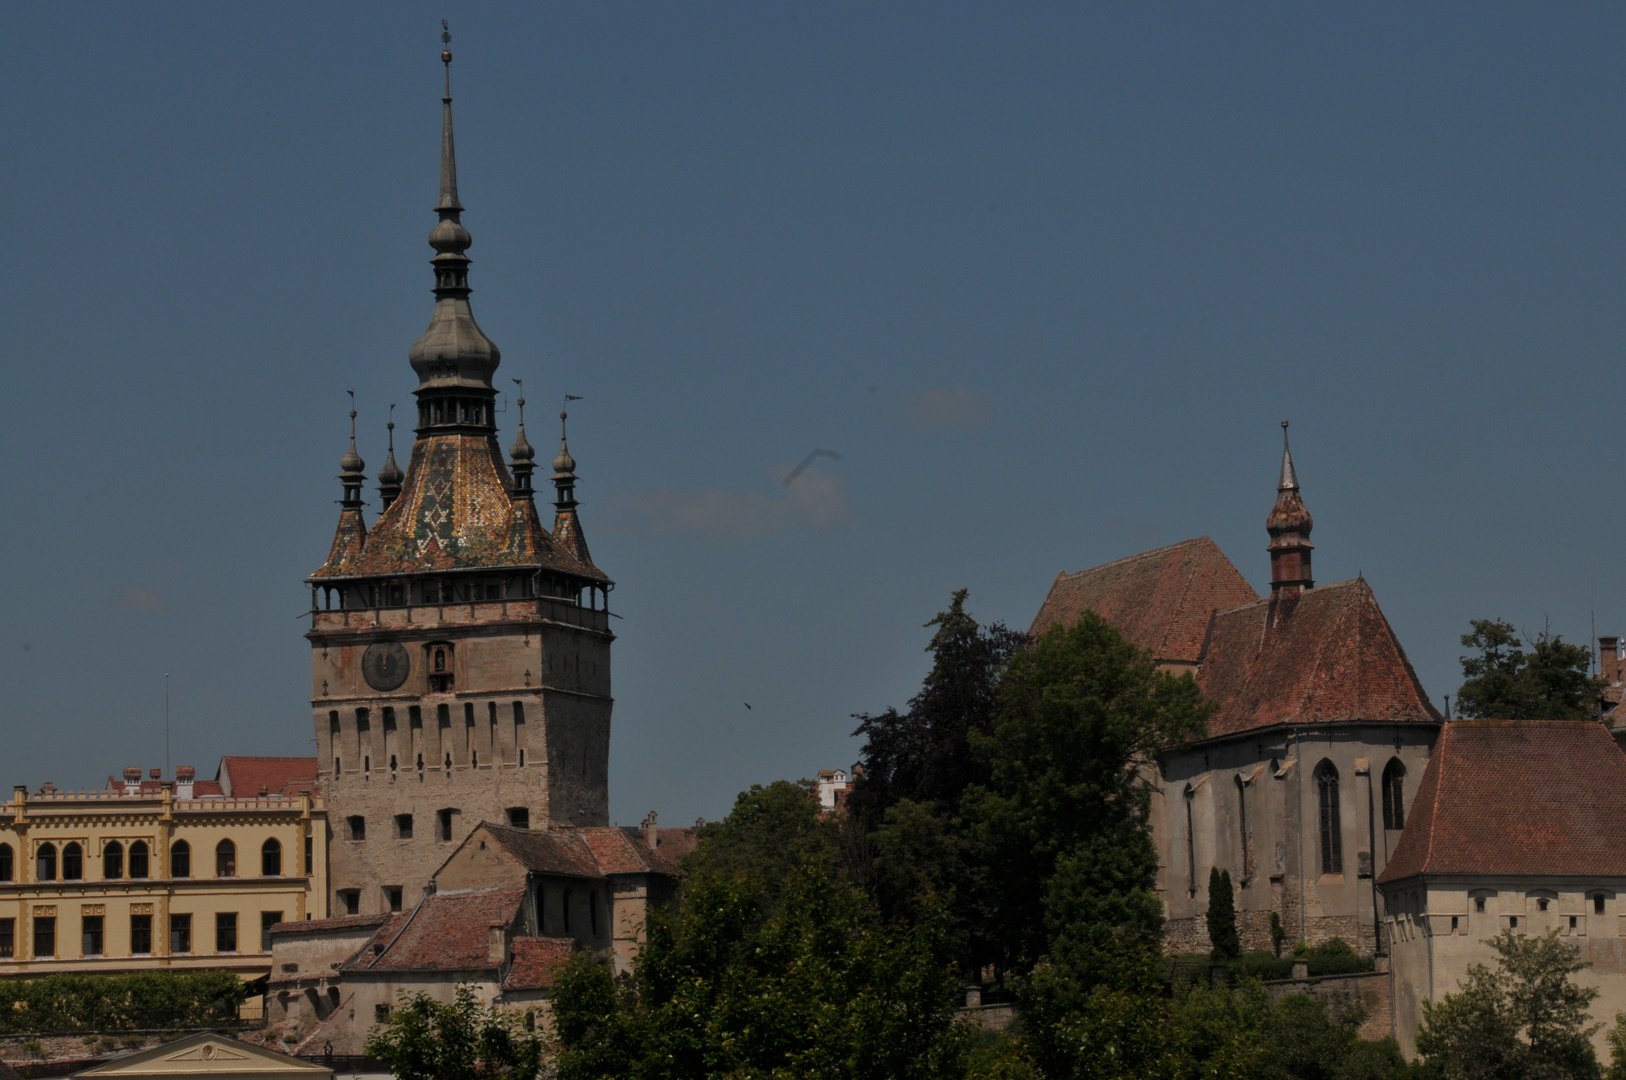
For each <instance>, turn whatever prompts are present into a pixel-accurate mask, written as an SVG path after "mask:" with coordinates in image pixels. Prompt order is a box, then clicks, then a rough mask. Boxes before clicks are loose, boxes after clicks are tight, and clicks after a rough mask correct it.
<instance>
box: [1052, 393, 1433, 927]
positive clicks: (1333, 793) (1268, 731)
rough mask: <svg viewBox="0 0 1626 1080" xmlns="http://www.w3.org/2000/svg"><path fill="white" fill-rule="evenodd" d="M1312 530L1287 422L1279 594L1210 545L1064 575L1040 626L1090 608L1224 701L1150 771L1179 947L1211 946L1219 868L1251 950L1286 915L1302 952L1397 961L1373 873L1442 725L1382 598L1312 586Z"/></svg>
mask: <svg viewBox="0 0 1626 1080" xmlns="http://www.w3.org/2000/svg"><path fill="white" fill-rule="evenodd" d="M1313 524H1314V522H1313V519H1312V518H1311V517H1310V513H1309V511H1308V510H1307V509H1305V506H1304V500H1303V498H1302V495H1301V492H1300V488H1299V481H1298V475H1297V472H1296V470H1295V469H1294V467H1293V458H1292V454H1291V451H1290V450H1289V448H1288V447H1287V445H1286V424H1285V423H1284V424H1283V448H1282V470H1281V479H1280V482H1279V483H1278V485H1277V493H1276V504H1275V506H1274V507H1273V508H1272V510H1271V512H1270V514H1269V516H1268V517H1267V518H1266V521H1265V529H1266V531H1267V532H1268V533H1269V535H1270V543H1269V544H1268V545H1267V549H1266V550H1267V551H1268V552H1269V555H1270V570H1271V582H1270V595H1269V596H1265V597H1261V596H1259V594H1258V593H1256V592H1255V591H1254V589H1253V587H1252V586H1250V585H1249V584H1248V582H1247V581H1246V580H1245V579H1244V578H1243V576H1242V574H1241V573H1240V572H1238V570H1237V568H1236V567H1235V566H1234V565H1233V564H1232V563H1231V561H1230V560H1229V559H1227V558H1226V557H1225V555H1224V554H1223V553H1222V552H1221V551H1220V549H1219V547H1218V546H1217V545H1216V544H1215V543H1214V542H1213V541H1212V540H1210V539H1209V538H1207V537H1201V538H1198V539H1196V540H1187V541H1185V542H1183V543H1179V544H1174V545H1171V546H1169V547H1165V548H1159V549H1157V550H1155V551H1148V552H1144V553H1142V554H1140V555H1134V556H1131V557H1129V558H1127V559H1120V560H1118V561H1117V562H1111V563H1107V564H1105V565H1102V566H1097V567H1094V568H1093V569H1090V570H1084V571H1081V572H1079V573H1075V574H1066V573H1063V574H1060V575H1058V576H1057V578H1056V580H1055V583H1054V584H1053V585H1052V586H1051V589H1050V594H1049V596H1047V597H1046V598H1045V602H1044V604H1043V606H1042V607H1041V608H1040V609H1039V613H1038V616H1037V617H1036V618H1035V619H1034V621H1033V625H1032V628H1031V632H1032V633H1033V634H1036V635H1037V634H1042V633H1044V632H1045V631H1046V630H1048V629H1049V628H1050V627H1052V626H1054V625H1057V624H1071V623H1072V622H1075V621H1076V620H1077V619H1078V617H1079V615H1080V614H1081V613H1082V612H1084V611H1086V610H1089V611H1094V612H1096V613H1098V614H1099V615H1100V616H1101V617H1103V618H1105V619H1106V620H1107V621H1108V622H1109V623H1110V624H1112V626H1113V627H1115V628H1116V629H1117V630H1118V631H1119V632H1120V633H1121V634H1123V635H1124V636H1125V637H1126V638H1127V639H1128V640H1130V641H1131V642H1133V643H1134V644H1135V645H1137V646H1139V647H1140V648H1142V649H1145V650H1147V651H1148V652H1150V653H1151V654H1152V656H1153V657H1154V658H1155V659H1156V661H1157V663H1158V664H1159V666H1161V667H1162V668H1163V669H1165V670H1167V671H1171V672H1175V673H1187V672H1188V673H1190V674H1191V675H1192V676H1193V677H1194V678H1195V679H1196V680H1197V683H1198V685H1199V686H1200V687H1202V690H1203V692H1204V694H1205V695H1206V696H1207V697H1208V699H1209V700H1210V701H1212V702H1214V703H1215V705H1216V706H1217V707H1216V710H1215V712H1214V714H1213V715H1212V717H1211V718H1210V719H1209V730H1208V735H1207V737H1206V738H1203V739H1200V740H1199V741H1197V742H1196V743H1194V744H1192V745H1190V746H1188V747H1185V748H1183V749H1181V750H1178V751H1174V752H1170V753H1168V754H1166V755H1164V756H1163V757H1162V758H1161V759H1160V760H1158V761H1157V762H1155V763H1154V765H1153V766H1152V767H1151V769H1150V772H1151V775H1150V779H1151V781H1152V784H1153V791H1154V794H1153V802H1152V827H1153V834H1154V838H1155V841H1156V844H1157V849H1158V853H1159V869H1158V891H1159V895H1160V896H1161V898H1162V900H1163V905H1164V911H1165V913H1166V915H1167V918H1168V922H1167V927H1166V939H1167V940H1166V944H1167V946H1168V948H1169V950H1170V951H1171V952H1175V953H1189V952H1200V951H1206V950H1207V949H1208V948H1209V947H1210V942H1209V940H1208V935H1207V930H1206V927H1205V921H1204V918H1203V916H1204V915H1205V914H1206V912H1207V910H1208V875H1209V870H1210V868H1211V867H1219V868H1220V869H1223V870H1228V871H1230V874H1231V881H1232V883H1233V885H1234V886H1235V888H1236V890H1237V892H1236V908H1237V925H1238V929H1239V930H1240V931H1241V934H1242V942H1243V948H1244V949H1248V950H1254V949H1268V948H1270V947H1271V915H1272V914H1273V913H1274V914H1275V915H1276V917H1277V918H1278V919H1279V920H1280V922H1281V925H1282V928H1283V930H1284V931H1285V932H1286V934H1287V936H1288V939H1289V940H1306V941H1309V942H1311V943H1312V944H1313V943H1316V942H1320V941H1325V940H1326V939H1328V938H1331V937H1335V936H1336V937H1342V938H1344V939H1345V940H1346V941H1348V942H1350V943H1351V944H1352V945H1354V946H1355V947H1356V948H1357V949H1359V950H1360V951H1362V952H1366V953H1371V952H1375V951H1377V952H1381V951H1383V942H1382V906H1381V902H1380V901H1379V898H1378V893H1377V889H1376V875H1377V874H1380V873H1382V872H1383V869H1384V867H1385V865H1386V864H1387V862H1388V860H1389V857H1390V853H1391V852H1393V851H1394V850H1395V846H1396V845H1397V844H1398V843H1399V840H1400V834H1401V830H1402V828H1403V827H1404V825H1405V816H1406V810H1407V807H1408V806H1409V805H1410V799H1411V797H1412V796H1413V795H1414V794H1415V791H1416V785H1417V783H1418V780H1419V778H1420V777H1421V776H1422V774H1423V769H1424V767H1425V765H1426V764H1427V761H1428V757H1429V753H1430V750H1431V748H1432V746H1433V745H1434V740H1435V738H1436V737H1437V735H1438V734H1439V731H1440V725H1441V722H1442V718H1441V716H1440V714H1439V712H1438V711H1436V710H1435V708H1434V706H1433V705H1432V704H1430V702H1429V700H1428V695H1427V694H1426V693H1424V692H1423V687H1422V684H1421V683H1420V682H1419V681H1418V679H1417V675H1416V673H1415V672H1414V671H1413V670H1412V666H1411V662H1410V661H1409V660H1407V659H1406V653H1405V650H1403V649H1402V648H1401V647H1400V642H1399V641H1398V640H1397V639H1396V638H1395V634H1394V631H1393V630H1392V629H1391V628H1390V626H1389V623H1388V620H1386V619H1385V618H1384V617H1383V612H1382V610H1380V609H1379V607H1378V602H1377V598H1376V596H1375V595H1374V594H1373V592H1372V588H1371V586H1370V585H1368V584H1367V583H1366V581H1365V580H1364V579H1362V578H1356V579H1355V580H1353V581H1341V582H1337V583H1334V584H1329V585H1320V586H1317V585H1316V584H1315V581H1314V579H1313V577H1312V575H1311V570H1310V557H1311V552H1312V550H1313V545H1312V544H1311V543H1310V530H1311V527H1312V526H1313Z"/></svg>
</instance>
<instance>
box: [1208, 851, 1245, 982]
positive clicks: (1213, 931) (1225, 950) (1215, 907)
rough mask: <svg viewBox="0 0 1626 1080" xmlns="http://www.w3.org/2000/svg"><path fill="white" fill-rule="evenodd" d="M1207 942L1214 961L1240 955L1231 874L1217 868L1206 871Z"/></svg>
mask: <svg viewBox="0 0 1626 1080" xmlns="http://www.w3.org/2000/svg"><path fill="white" fill-rule="evenodd" d="M1206 918H1207V922H1208V940H1209V942H1210V943H1211V944H1212V945H1213V947H1214V959H1216V960H1229V959H1232V958H1233V957H1237V956H1240V955H1242V936H1241V935H1240V934H1238V933H1237V929H1236V893H1235V892H1234V891H1233V890H1232V888H1231V872H1230V871H1229V870H1221V869H1220V868H1219V867H1217V866H1214V867H1210V868H1209V870H1208V915H1207V916H1206Z"/></svg>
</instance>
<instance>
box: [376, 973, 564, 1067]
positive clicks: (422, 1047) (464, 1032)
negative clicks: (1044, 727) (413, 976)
mask: <svg viewBox="0 0 1626 1080" xmlns="http://www.w3.org/2000/svg"><path fill="white" fill-rule="evenodd" d="M545 1049H546V1048H545V1044H544V1042H543V1040H542V1037H541V1036H540V1035H539V1034H537V1033H536V1032H535V1031H527V1030H525V1028H524V1026H523V1023H522V1021H521V1020H520V1018H519V1017H518V1016H515V1015H514V1014H513V1013H510V1012H505V1011H503V1010H501V1009H499V1008H497V1007H496V1006H495V1005H492V1006H484V1005H481V1004H480V999H479V998H478V997H477V996H475V993H474V988H473V987H471V986H469V985H468V984H464V985H461V986H459V987H458V988H457V989H456V991H455V992H454V997H453V1000H452V1001H450V1002H442V1001H436V1000H435V999H434V998H432V997H430V996H429V995H428V994H423V993H419V994H414V995H411V996H408V995H407V993H406V992H405V991H402V992H401V997H400V1003H399V1004H398V1005H397V1006H396V1007H395V1008H394V1009H392V1010H391V1011H390V1015H389V1017H388V1018H387V1019H386V1020H385V1021H384V1023H382V1024H379V1025H377V1026H376V1027H374V1028H373V1030H372V1031H371V1032H370V1033H368V1035H367V1045H366V1053H367V1056H368V1057H370V1058H373V1059H374V1060H377V1061H382V1062H383V1063H384V1064H386V1065H388V1066H389V1069H390V1073H391V1074H392V1075H394V1076H396V1077H397V1078H399V1080H476V1078H477V1077H492V1076H506V1077H509V1078H510V1080H531V1078H532V1077H534V1076H536V1075H537V1073H538V1072H540V1071H541V1069H542V1060H543V1055H544V1052H545Z"/></svg>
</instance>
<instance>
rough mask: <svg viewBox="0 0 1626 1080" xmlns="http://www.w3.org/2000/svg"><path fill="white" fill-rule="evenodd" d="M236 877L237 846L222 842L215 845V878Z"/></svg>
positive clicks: (227, 841) (225, 841)
mask: <svg viewBox="0 0 1626 1080" xmlns="http://www.w3.org/2000/svg"><path fill="white" fill-rule="evenodd" d="M236 876H237V845H236V844H234V843H232V842H231V841H230V840H222V841H221V842H220V843H219V844H217V845H215V877H236Z"/></svg>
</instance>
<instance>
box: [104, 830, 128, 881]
mask: <svg viewBox="0 0 1626 1080" xmlns="http://www.w3.org/2000/svg"><path fill="white" fill-rule="evenodd" d="M123 876H124V845H123V844H121V843H119V842H118V841H117V840H109V841H108V842H107V846H106V847H104V848H102V878H103V879H104V880H106V881H117V880H118V879H119V878H121V877H123Z"/></svg>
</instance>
